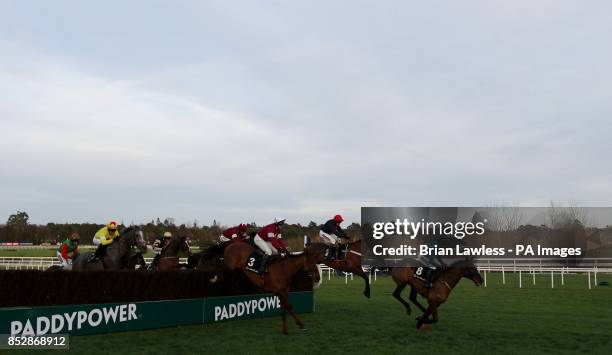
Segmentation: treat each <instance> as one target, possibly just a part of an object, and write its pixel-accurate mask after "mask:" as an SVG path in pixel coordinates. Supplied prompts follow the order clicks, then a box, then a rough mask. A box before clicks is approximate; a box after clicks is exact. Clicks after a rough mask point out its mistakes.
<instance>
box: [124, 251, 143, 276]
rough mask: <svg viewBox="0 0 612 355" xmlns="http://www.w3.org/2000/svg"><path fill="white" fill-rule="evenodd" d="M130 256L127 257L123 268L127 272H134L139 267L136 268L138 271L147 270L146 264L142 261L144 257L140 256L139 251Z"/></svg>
mask: <svg viewBox="0 0 612 355" xmlns="http://www.w3.org/2000/svg"><path fill="white" fill-rule="evenodd" d="M130 254H131V255H130V256H128V258H127V261H126V263H125V268H126V269H128V270H136V266H140V267H139V268H138V270H140V271H144V270H146V269H147V262H146V261H145V259H144V256H143V255H142V253H141V252H140V251H138V252H136V253H133V252H131V253H130Z"/></svg>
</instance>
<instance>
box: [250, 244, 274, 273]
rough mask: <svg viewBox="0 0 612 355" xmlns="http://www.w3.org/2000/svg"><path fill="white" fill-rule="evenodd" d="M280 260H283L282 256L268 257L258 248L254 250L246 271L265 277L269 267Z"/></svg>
mask: <svg viewBox="0 0 612 355" xmlns="http://www.w3.org/2000/svg"><path fill="white" fill-rule="evenodd" d="M279 260H282V258H281V256H280V255H271V256H268V255H266V254H265V253H264V252H262V251H261V250H259V248H257V249H255V250H253V252H252V253H251V255H250V256H249V259H248V260H247V265H246V267H245V269H247V270H248V271H251V272H254V273H256V274H258V275H263V274H266V273H267V272H268V266H269V265H270V264H273V263H275V262H277V261H279Z"/></svg>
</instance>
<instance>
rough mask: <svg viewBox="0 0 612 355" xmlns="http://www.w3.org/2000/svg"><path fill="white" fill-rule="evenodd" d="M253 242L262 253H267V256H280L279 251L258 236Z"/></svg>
mask: <svg viewBox="0 0 612 355" xmlns="http://www.w3.org/2000/svg"><path fill="white" fill-rule="evenodd" d="M253 242H254V243H255V245H257V246H258V247H259V249H261V251H263V252H264V253H266V255H276V254H278V250H276V248H275V247H274V246H272V243H270V242H268V241H265V240H263V239H261V237H260V236H258V235H256V236H255V239H253Z"/></svg>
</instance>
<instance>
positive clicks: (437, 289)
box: [391, 261, 482, 329]
mask: <svg viewBox="0 0 612 355" xmlns="http://www.w3.org/2000/svg"><path fill="white" fill-rule="evenodd" d="M415 269H416V267H397V268H392V269H391V276H392V277H393V281H395V284H396V285H397V287H396V288H395V291H393V297H395V299H397V300H398V301H400V302H401V304H402V305H403V306H404V307H405V308H406V313H408V314H410V304H409V303H408V302H406V300H404V299H403V298H402V296H401V293H402V291H403V290H404V288H405V287H406V286H407V285H410V297H409V299H410V301H411V302H412V303H414V305H416V306H417V307H418V308H419V309H420V310H421V311H422V312H423V314H422V315H421V316H420V317H417V325H416V327H417V329H420V328H421V326H422V325H423V324H431V323H437V322H438V307H440V305H441V304H442V303H444V302H445V301H446V300H447V299H448V296H449V295H450V293H451V291H452V290H453V289H454V288H455V286H457V284H458V283H459V280H461V278H462V277H465V278H468V279H470V280H472V281H473V282H474V284H476V286H480V285H481V284H482V277H481V276H480V273H479V272H478V270H477V269H476V266H474V264H473V262H471V261H460V262H458V263H456V264H454V265H453V266H451V267H449V268H447V269H445V270H443V271H442V272H441V274H440V276H439V277H438V278H437V279H436V281H435V282H434V283H433V286H432V287H431V288H427V287H425V285H424V284H423V282H421V281H420V280H418V279H416V278H415V277H414V270H415ZM417 294H419V295H421V296H423V297H425V298H426V299H427V303H428V307H427V308H425V307H423V305H421V304H420V303H419V301H418V300H417ZM430 315H432V316H433V319H431V320H430V319H429V316H430Z"/></svg>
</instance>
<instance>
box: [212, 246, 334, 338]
mask: <svg viewBox="0 0 612 355" xmlns="http://www.w3.org/2000/svg"><path fill="white" fill-rule="evenodd" d="M255 248H256V247H255V246H253V245H252V244H250V243H246V242H241V241H236V242H232V243H228V245H227V247H225V250H224V253H223V258H224V263H223V270H220V269H218V270H217V274H216V276H215V278H214V279H213V280H211V282H216V281H217V280H219V279H221V278H222V277H223V274H222V272H221V271H224V272H231V271H234V270H241V271H242V273H243V274H244V275H245V276H246V277H247V278H248V279H249V281H251V282H252V283H253V284H254V285H255V286H257V287H259V288H260V289H262V290H263V291H266V292H271V293H273V294H275V295H276V296H278V298H279V299H280V304H281V318H282V320H283V333H284V334H288V330H287V314H286V313H287V312H289V314H290V315H291V317H293V319H294V321H295V324H297V326H298V327H299V328H300V329H304V323H302V321H301V320H300V319H299V318H298V316H297V315H296V314H295V312H294V311H293V306H291V303H289V285H290V284H291V279H292V278H293V277H294V276H295V274H297V273H298V272H299V271H302V270H304V271H307V272H309V273H310V274H311V275H312V278H313V281H314V282H319V279H320V275H319V269H318V268H317V264H319V263H321V262H322V261H323V259H324V257H325V246H324V245H323V244H320V243H317V244H311V245H310V246H308V247H307V248H305V249H304V251H303V252H302V253H299V254H293V255H292V254H290V255H288V256H287V257H285V258H281V257H279V256H274V257H273V258H271V259H270V261H269V262H268V272H267V273H266V274H261V275H260V274H256V273H254V272H251V271H248V270H247V269H246V267H247V263H248V261H249V257H250V256H251V254H252V253H253V251H254V250H255Z"/></svg>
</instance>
